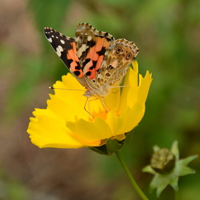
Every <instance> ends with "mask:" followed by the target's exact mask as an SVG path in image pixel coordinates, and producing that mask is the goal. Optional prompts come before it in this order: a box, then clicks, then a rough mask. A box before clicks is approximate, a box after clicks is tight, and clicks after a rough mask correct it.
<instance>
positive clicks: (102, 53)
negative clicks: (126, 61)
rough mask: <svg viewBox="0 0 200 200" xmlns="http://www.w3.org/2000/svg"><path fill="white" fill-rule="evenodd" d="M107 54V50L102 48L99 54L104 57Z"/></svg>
mask: <svg viewBox="0 0 200 200" xmlns="http://www.w3.org/2000/svg"><path fill="white" fill-rule="evenodd" d="M105 52H106V48H105V47H102V49H101V51H98V52H97V53H98V54H99V55H100V56H101V55H104V54H105Z"/></svg>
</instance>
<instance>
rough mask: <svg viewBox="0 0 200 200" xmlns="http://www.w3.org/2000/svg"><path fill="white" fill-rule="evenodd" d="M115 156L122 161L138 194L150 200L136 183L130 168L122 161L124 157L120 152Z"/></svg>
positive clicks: (145, 199)
mask: <svg viewBox="0 0 200 200" xmlns="http://www.w3.org/2000/svg"><path fill="white" fill-rule="evenodd" d="M115 154H116V156H117V158H118V159H119V161H120V163H121V165H122V167H123V168H124V171H125V172H126V174H127V176H128V178H129V180H130V182H131V184H132V186H133V188H134V189H135V190H136V192H137V193H138V194H139V196H140V197H141V198H142V199H143V200H148V198H147V197H146V196H145V194H144V193H143V192H142V190H141V189H140V187H139V186H138V184H137V183H136V182H135V180H134V178H133V177H132V175H131V173H130V171H129V169H128V167H127V166H126V164H125V162H124V160H123V159H122V157H121V155H120V153H119V151H116V152H115Z"/></svg>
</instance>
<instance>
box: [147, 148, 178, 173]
mask: <svg viewBox="0 0 200 200" xmlns="http://www.w3.org/2000/svg"><path fill="white" fill-rule="evenodd" d="M175 161H176V158H175V156H174V155H173V154H172V153H171V152H170V151H169V149H166V148H163V149H160V150H158V151H156V152H155V153H154V154H153V155H152V157H151V164H150V165H151V167H152V168H153V169H154V170H155V171H156V172H158V173H160V174H166V173H168V172H170V171H171V170H172V169H173V168H174V166H175Z"/></svg>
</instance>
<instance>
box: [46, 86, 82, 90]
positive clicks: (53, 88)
mask: <svg viewBox="0 0 200 200" xmlns="http://www.w3.org/2000/svg"><path fill="white" fill-rule="evenodd" d="M49 89H52V90H55V89H56V90H72V91H85V90H79V89H66V88H55V87H52V86H50V87H49Z"/></svg>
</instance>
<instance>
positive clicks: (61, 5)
mask: <svg viewBox="0 0 200 200" xmlns="http://www.w3.org/2000/svg"><path fill="white" fill-rule="evenodd" d="M80 22H88V23H90V24H92V25H93V26H94V27H95V28H97V29H98V30H102V31H106V32H109V33H111V34H112V35H114V37H115V38H126V39H128V40H132V41H134V42H135V43H136V44H137V46H138V47H139V49H140V53H139V55H138V57H137V60H138V62H139V67H140V72H141V73H142V74H143V75H144V74H145V72H146V70H149V71H150V72H152V73H153V79H154V80H153V82H152V86H151V88H150V92H149V96H148V100H147V104H146V114H145V116H144V118H143V120H142V121H141V123H140V124H139V126H138V127H136V128H135V130H134V134H133V138H132V141H131V142H130V143H129V144H127V145H126V146H125V147H124V149H123V150H122V152H121V153H122V156H123V157H124V159H125V161H126V163H127V165H128V166H129V168H130V170H131V172H132V174H133V176H134V177H135V179H136V181H137V182H138V184H139V185H140V186H141V188H142V190H143V191H144V192H145V193H146V194H147V196H149V198H150V199H152V200H154V199H156V197H155V192H154V193H153V194H149V193H148V186H149V183H150V181H151V179H152V175H150V174H147V173H143V172H142V171H141V169H142V168H143V167H144V166H146V165H147V164H149V161H150V157H151V154H152V146H153V145H155V144H157V145H159V146H160V147H167V148H170V147H171V144H172V142H173V141H174V140H178V141H179V148H180V156H181V157H182V158H184V157H187V156H189V155H194V154H199V155H200V123H199V122H200V1H199V0H190V1H189V0H162V1H160V0H154V1H148V0H146V1H140V0H123V1H121V0H101V1H92V0H78V1H68V0H57V1H53V0H43V1H41V0H1V1H0V200H68V199H69V200H79V199H81V200H91V199H96V200H102V199H109V200H132V199H135V200H139V199H140V198H139V197H138V195H137V194H136V193H135V191H133V190H132V188H131V185H130V183H129V180H128V179H127V177H126V175H125V174H124V172H123V169H122V168H121V166H120V164H119V162H118V160H117V159H116V156H115V155H112V156H102V155H98V154H96V153H94V152H92V151H90V150H87V149H79V150H66V149H39V148H38V147H36V146H34V145H33V144H31V142H30V140H29V137H28V134H27V133H26V130H27V126H28V123H29V117H31V116H32V111H33V110H34V108H36V107H37V108H45V107H46V100H47V99H48V94H49V93H51V92H52V91H50V90H49V89H48V87H49V86H51V85H52V84H53V83H54V82H55V81H56V80H60V79H61V76H62V75H63V74H66V73H67V69H66V67H65V66H64V65H63V63H62V62H61V61H60V60H59V58H58V57H57V55H56V54H55V52H54V51H53V49H52V48H51V47H50V45H49V44H48V42H47V40H46V39H45V37H44V33H43V28H44V27H45V26H49V27H52V28H54V29H56V30H58V31H60V32H62V33H64V34H65V35H67V36H71V37H73V36H74V33H75V28H76V25H77V24H78V23H80ZM130 123H131V122H130ZM190 167H192V168H193V169H195V170H196V172H197V173H196V174H195V175H189V176H185V177H181V178H180V181H179V187H180V199H181V200H188V199H194V200H196V199H200V190H199V185H200V173H199V172H200V159H199V158H198V159H196V160H194V161H193V162H192V163H191V164H190ZM160 199H161V200H168V199H174V192H173V190H172V189H171V187H167V189H166V190H164V192H163V193H162V194H161V196H160Z"/></svg>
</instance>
